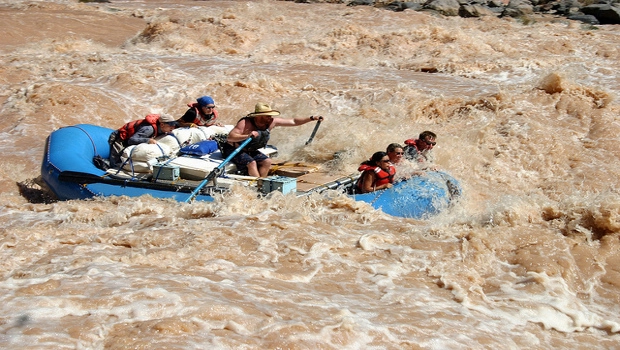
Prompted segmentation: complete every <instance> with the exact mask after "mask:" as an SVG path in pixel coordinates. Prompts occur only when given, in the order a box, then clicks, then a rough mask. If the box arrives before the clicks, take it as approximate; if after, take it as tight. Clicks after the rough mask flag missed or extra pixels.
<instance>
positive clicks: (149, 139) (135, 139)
mask: <svg viewBox="0 0 620 350" xmlns="http://www.w3.org/2000/svg"><path fill="white" fill-rule="evenodd" d="M155 134H156V132H155V130H154V129H153V127H152V126H150V125H143V126H141V127H139V128H138V130H136V133H135V134H133V135H132V136H131V137H130V138H129V140H127V144H128V145H139V144H141V143H157V141H155V139H153V137H154V136H155Z"/></svg>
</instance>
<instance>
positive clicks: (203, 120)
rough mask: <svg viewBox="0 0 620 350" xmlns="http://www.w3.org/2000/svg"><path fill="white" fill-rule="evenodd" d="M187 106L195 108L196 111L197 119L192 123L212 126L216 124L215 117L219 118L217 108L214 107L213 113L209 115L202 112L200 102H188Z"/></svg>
mask: <svg viewBox="0 0 620 350" xmlns="http://www.w3.org/2000/svg"><path fill="white" fill-rule="evenodd" d="M187 107H189V108H193V109H194V110H195V111H196V119H194V121H193V122H192V123H194V124H196V125H199V126H200V125H202V126H211V125H213V124H215V119H217V110H216V109H212V111H213V114H211V116H207V115H205V114H204V113H202V110H201V109H200V105H199V104H198V103H188V104H187Z"/></svg>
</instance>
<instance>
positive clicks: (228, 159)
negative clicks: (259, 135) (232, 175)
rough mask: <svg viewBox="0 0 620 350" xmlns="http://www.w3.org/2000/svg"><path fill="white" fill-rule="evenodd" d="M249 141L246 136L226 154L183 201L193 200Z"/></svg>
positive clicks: (249, 138)
mask: <svg viewBox="0 0 620 350" xmlns="http://www.w3.org/2000/svg"><path fill="white" fill-rule="evenodd" d="M250 142H252V137H248V138H247V139H246V140H245V141H243V142H242V143H241V145H239V147H237V149H235V150H234V151H233V152H232V153H231V154H229V155H228V157H226V159H224V160H223V161H222V162H221V163H220V164H219V165H218V166H217V167H216V168H215V169H213V170H212V171H211V172H210V173H209V175H207V177H205V179H204V180H202V182H201V183H200V185H198V187H196V189H194V191H193V192H192V194H191V195H190V196H189V197H188V198H187V199H186V200H185V203H189V202H191V201H192V200H194V198H196V196H197V195H198V192H200V190H201V189H202V188H203V187H204V186H205V185H206V184H208V183H209V181H211V180H212V179H213V177H215V176H216V175H219V174H220V172H221V170H222V169H223V168H224V167H225V166H226V164H228V162H230V161H231V160H232V159H233V158H234V157H235V156H236V155H237V153H239V152H241V150H242V149H243V148H244V147H245V146H247V145H248V144H249V143H250Z"/></svg>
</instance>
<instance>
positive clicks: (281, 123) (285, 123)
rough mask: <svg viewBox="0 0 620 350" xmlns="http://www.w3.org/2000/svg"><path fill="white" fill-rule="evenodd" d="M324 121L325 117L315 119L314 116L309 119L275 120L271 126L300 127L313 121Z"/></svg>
mask: <svg viewBox="0 0 620 350" xmlns="http://www.w3.org/2000/svg"><path fill="white" fill-rule="evenodd" d="M323 120H324V118H323V117H315V116H313V115H311V116H309V117H298V118H293V119H286V118H273V123H271V125H273V126H298V125H304V124H306V123H310V122H312V121H323Z"/></svg>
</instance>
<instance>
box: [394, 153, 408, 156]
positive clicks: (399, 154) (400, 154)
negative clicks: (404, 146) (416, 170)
mask: <svg viewBox="0 0 620 350" xmlns="http://www.w3.org/2000/svg"><path fill="white" fill-rule="evenodd" d="M394 153H396V155H397V156H402V155H403V154H405V152H394Z"/></svg>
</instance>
